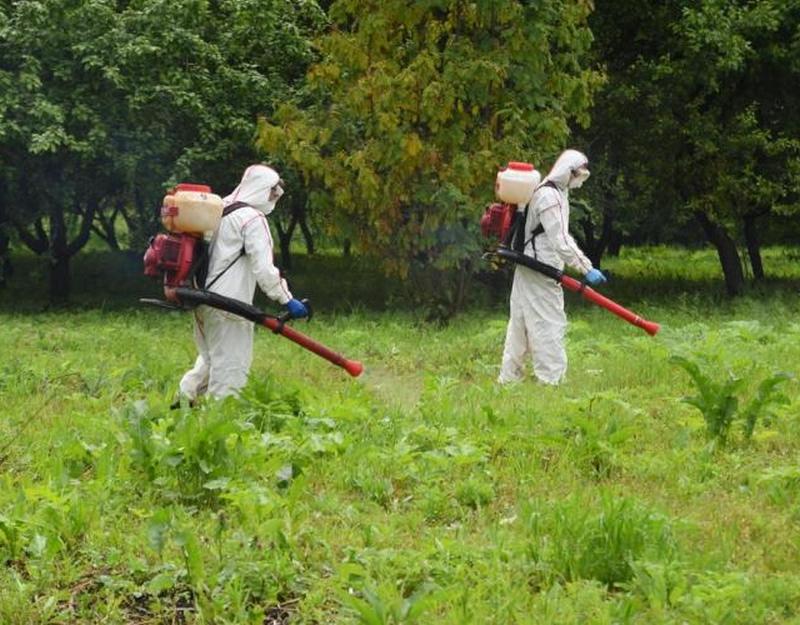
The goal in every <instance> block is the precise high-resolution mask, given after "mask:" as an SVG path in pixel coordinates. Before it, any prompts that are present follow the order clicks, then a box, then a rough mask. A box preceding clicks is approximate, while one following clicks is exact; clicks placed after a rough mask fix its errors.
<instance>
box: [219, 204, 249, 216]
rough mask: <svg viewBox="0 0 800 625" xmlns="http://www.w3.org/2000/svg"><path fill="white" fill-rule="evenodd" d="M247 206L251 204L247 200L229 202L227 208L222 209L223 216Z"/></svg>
mask: <svg viewBox="0 0 800 625" xmlns="http://www.w3.org/2000/svg"><path fill="white" fill-rule="evenodd" d="M245 206H250V205H249V204H248V203H247V202H234V203H233V204H228V205H227V206H226V207H225V208H223V209H222V216H223V217H227V216H228V215H230V214H231V213H232V212H233V211H237V210H239V209H240V208H244V207H245Z"/></svg>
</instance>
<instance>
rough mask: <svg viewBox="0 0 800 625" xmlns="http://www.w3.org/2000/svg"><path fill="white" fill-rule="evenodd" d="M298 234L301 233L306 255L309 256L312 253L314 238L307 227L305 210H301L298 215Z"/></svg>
mask: <svg viewBox="0 0 800 625" xmlns="http://www.w3.org/2000/svg"><path fill="white" fill-rule="evenodd" d="M299 221H300V232H302V233H303V239H305V242H306V253H307V254H308V255H309V256H311V255H312V254H313V253H314V237H313V236H312V234H311V228H309V227H308V221H306V211H305V209H303V210H302V212H301V213H300V220H299Z"/></svg>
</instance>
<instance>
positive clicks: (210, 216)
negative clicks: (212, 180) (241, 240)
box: [161, 183, 222, 235]
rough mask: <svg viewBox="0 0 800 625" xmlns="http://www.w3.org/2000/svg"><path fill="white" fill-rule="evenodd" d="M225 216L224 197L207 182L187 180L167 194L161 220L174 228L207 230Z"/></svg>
mask: <svg viewBox="0 0 800 625" xmlns="http://www.w3.org/2000/svg"><path fill="white" fill-rule="evenodd" d="M220 219H222V198H221V197H220V196H218V195H216V194H214V193H212V192H211V187H209V186H206V185H203V184H188V183H183V184H179V185H177V186H176V187H175V188H174V189H172V190H171V191H170V192H169V193H167V194H166V195H165V196H164V202H163V204H162V206H161V223H162V224H163V225H164V227H165V228H166V229H167V230H169V231H170V232H187V233H189V234H198V235H199V234H203V233H205V232H209V231H211V230H216V229H217V226H218V225H219V221H220Z"/></svg>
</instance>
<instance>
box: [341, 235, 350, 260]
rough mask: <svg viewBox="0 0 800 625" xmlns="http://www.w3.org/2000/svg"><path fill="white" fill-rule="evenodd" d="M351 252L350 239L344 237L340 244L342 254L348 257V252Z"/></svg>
mask: <svg viewBox="0 0 800 625" xmlns="http://www.w3.org/2000/svg"><path fill="white" fill-rule="evenodd" d="M351 252H352V242H351V241H350V239H345V240H344V243H343V244H342V255H343V256H344V257H345V258H350V254H351Z"/></svg>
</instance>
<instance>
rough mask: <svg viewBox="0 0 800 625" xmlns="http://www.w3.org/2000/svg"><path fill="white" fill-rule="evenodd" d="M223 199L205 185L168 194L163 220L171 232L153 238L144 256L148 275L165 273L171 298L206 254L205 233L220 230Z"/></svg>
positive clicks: (191, 185) (168, 294) (168, 293)
mask: <svg viewBox="0 0 800 625" xmlns="http://www.w3.org/2000/svg"><path fill="white" fill-rule="evenodd" d="M221 218H222V198H220V197H219V196H218V195H215V194H214V193H212V192H211V187H209V186H206V185H201V184H186V183H184V184H179V185H177V186H176V187H175V188H174V189H172V190H170V191H169V192H168V193H167V195H166V196H164V202H163V205H162V207H161V223H162V224H163V225H164V227H165V228H166V229H167V230H169V233H166V234H164V233H162V234H157V235H156V236H154V237H153V238H152V239H150V246H149V247H148V248H147V251H146V252H145V255H144V275H146V276H151V277H154V278H158V277H159V276H161V275H163V276H164V291H165V294H166V296H167V297H168V298H170V296H171V290H172V289H174V288H175V287H179V286H185V285H187V284H188V283H189V281H190V280H191V278H192V275H193V273H194V270H195V268H196V265H197V264H198V263H199V262H201V261H202V260H203V256H204V255H205V242H204V240H203V236H204V234H205V233H207V232H213V231H214V230H216V229H217V226H218V225H219V221H220V219H221Z"/></svg>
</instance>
